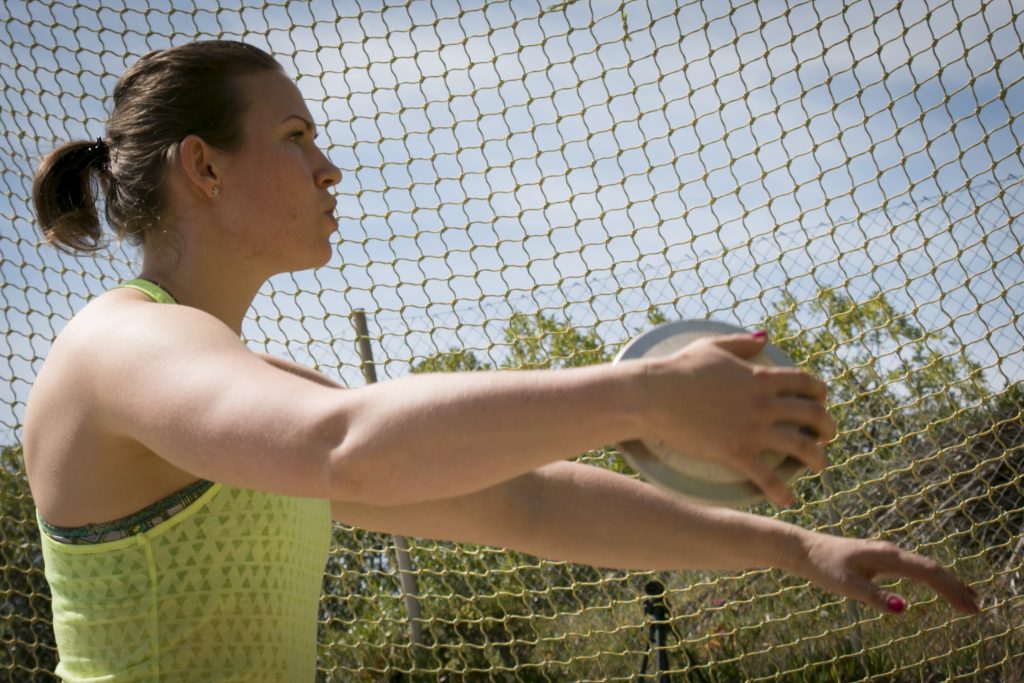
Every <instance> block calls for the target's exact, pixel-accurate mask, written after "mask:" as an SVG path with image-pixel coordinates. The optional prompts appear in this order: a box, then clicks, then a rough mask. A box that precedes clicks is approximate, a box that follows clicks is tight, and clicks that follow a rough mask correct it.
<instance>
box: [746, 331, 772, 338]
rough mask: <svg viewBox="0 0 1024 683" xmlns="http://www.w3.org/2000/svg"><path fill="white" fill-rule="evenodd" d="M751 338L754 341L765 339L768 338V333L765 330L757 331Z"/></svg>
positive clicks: (752, 333)
mask: <svg viewBox="0 0 1024 683" xmlns="http://www.w3.org/2000/svg"><path fill="white" fill-rule="evenodd" d="M750 336H751V337H753V338H754V339H764V338H765V337H767V336H768V332H766V331H765V330H757V331H755V332H751V333H750Z"/></svg>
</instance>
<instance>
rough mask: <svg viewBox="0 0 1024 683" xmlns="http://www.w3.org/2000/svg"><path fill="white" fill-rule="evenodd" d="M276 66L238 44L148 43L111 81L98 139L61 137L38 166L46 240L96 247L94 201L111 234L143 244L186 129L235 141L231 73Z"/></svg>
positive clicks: (37, 192) (66, 246) (37, 193)
mask: <svg viewBox="0 0 1024 683" xmlns="http://www.w3.org/2000/svg"><path fill="white" fill-rule="evenodd" d="M262 70H278V71H280V70H281V65H280V64H278V63H277V62H276V61H275V60H274V58H273V57H271V56H270V55H269V54H267V53H266V52H264V51H263V50H260V49H259V48H256V47H253V46H251V45H247V44H245V43H240V42H235V41H224V40H210V41H199V42H194V43H189V44H187V45H180V46H178V47H173V48H169V49H166V50H156V51H154V52H150V53H149V54H147V55H146V56H144V57H142V58H141V59H140V60H139V61H137V62H136V63H135V64H133V65H132V66H131V67H130V68H129V69H128V70H127V71H126V72H125V73H124V75H122V76H121V79H120V80H119V81H118V82H117V85H116V86H115V87H114V111H113V113H112V114H111V115H110V119H109V120H108V121H107V131H106V136H105V138H101V139H98V140H96V141H95V142H90V141H77V142H69V143H67V144H65V145H62V146H61V147H58V148H57V149H55V150H54V151H52V152H50V153H49V154H48V155H46V157H45V158H44V159H43V160H42V162H41V163H40V164H39V168H38V170H37V171H36V175H35V180H34V182H33V185H32V201H33V203H34V205H35V211H36V216H37V218H38V219H39V226H40V228H41V229H42V232H43V235H44V237H45V238H46V241H47V242H49V243H51V244H53V245H55V246H56V247H57V248H58V249H61V250H62V251H88V252H92V251H96V250H98V249H100V248H102V247H103V246H104V240H103V229H102V227H101V225H100V220H99V213H98V211H97V205H96V194H97V184H98V190H99V191H100V192H102V195H103V200H104V205H105V214H106V219H107V223H108V224H109V225H110V227H111V228H112V229H113V230H114V233H115V234H116V235H117V236H118V237H119V238H127V239H128V240H129V241H131V242H133V243H134V244H137V245H138V244H141V243H142V242H143V241H144V239H145V236H146V234H147V232H148V231H149V230H150V229H151V228H152V226H153V225H154V224H156V223H157V222H158V221H159V217H160V212H161V209H162V202H163V196H162V192H161V187H162V185H163V178H164V172H165V170H166V168H167V164H168V162H169V161H171V160H172V159H173V158H174V156H175V154H176V153H177V150H178V144H179V143H180V142H181V141H182V140H183V139H185V138H186V137H187V136H189V135H198V136H199V137H201V138H202V139H203V140H205V141H206V142H207V143H209V144H211V145H213V146H215V147H218V148H220V149H224V150H229V151H230V150H232V149H236V148H237V147H238V146H239V145H240V144H241V141H242V140H241V137H242V127H241V122H242V117H243V116H244V114H245V111H246V108H247V106H248V102H247V101H246V99H245V97H244V93H242V92H241V91H240V88H239V87H238V86H237V78H238V77H239V76H244V75H248V74H251V73H256V72H259V71H262Z"/></svg>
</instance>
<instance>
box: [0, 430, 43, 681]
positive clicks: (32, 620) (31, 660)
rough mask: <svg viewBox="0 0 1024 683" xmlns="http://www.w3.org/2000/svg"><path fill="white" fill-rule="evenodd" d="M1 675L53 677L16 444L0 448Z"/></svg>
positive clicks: (33, 530) (39, 564) (30, 508)
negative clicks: (0, 449)
mask: <svg viewBox="0 0 1024 683" xmlns="http://www.w3.org/2000/svg"><path fill="white" fill-rule="evenodd" d="M0 572H2V576H3V583H2V584H0V585H2V589H0V596H2V600H0V676H2V675H4V674H6V675H7V676H8V678H9V680H18V681H29V680H32V681H35V680H40V681H41V680H47V681H52V680H56V679H55V678H54V677H53V675H52V672H53V669H54V667H55V666H56V663H57V656H56V655H57V651H56V644H55V642H54V639H53V627H52V623H53V615H52V612H51V610H50V587H49V585H47V583H46V578H45V577H44V576H43V554H42V550H41V549H40V547H39V531H38V527H37V525H36V518H35V506H34V505H33V504H32V496H31V493H30V491H29V488H28V479H27V478H26V476H25V464H24V459H23V456H22V448H21V446H20V445H16V446H4V447H3V450H2V451H0Z"/></svg>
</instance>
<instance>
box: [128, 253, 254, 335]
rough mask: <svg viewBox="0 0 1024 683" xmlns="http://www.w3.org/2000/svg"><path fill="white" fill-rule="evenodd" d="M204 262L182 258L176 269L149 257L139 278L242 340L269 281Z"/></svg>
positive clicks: (225, 266)
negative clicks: (247, 321) (246, 323)
mask: <svg viewBox="0 0 1024 683" xmlns="http://www.w3.org/2000/svg"><path fill="white" fill-rule="evenodd" d="M201 261H202V260H201V259H185V258H178V259H175V260H174V263H173V267H172V266H171V265H170V264H168V263H166V262H165V260H164V259H161V258H157V257H151V256H150V254H146V256H145V257H144V258H143V265H142V272H141V273H139V277H142V278H145V279H147V280H152V281H153V282H156V283H157V284H159V285H160V286H161V287H162V288H164V289H165V290H167V291H168V292H169V293H171V295H172V296H173V297H174V298H175V300H176V301H177V302H178V303H179V304H182V305H185V306H191V307H192V308H198V309H199V310H201V311H205V312H206V313H209V314H210V315H212V316H214V317H215V318H217V319H218V320H220V321H221V322H223V323H224V324H225V325H227V326H228V327H230V328H231V329H232V330H234V332H235V333H236V334H238V335H239V336H241V334H242V321H243V320H244V319H245V315H246V313H247V312H248V311H249V307H250V306H252V302H253V299H255V298H256V294H257V293H258V292H259V289H260V287H262V286H263V283H264V282H265V281H266V277H262V276H255V275H252V274H247V273H244V272H241V270H242V269H240V268H237V267H234V268H233V267H231V266H232V265H237V264H228V263H220V264H204V263H202V262H201Z"/></svg>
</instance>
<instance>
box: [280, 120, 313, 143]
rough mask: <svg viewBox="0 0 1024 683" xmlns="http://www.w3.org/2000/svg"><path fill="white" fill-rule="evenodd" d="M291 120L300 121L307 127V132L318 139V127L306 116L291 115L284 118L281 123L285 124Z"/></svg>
mask: <svg viewBox="0 0 1024 683" xmlns="http://www.w3.org/2000/svg"><path fill="white" fill-rule="evenodd" d="M290 119H298V120H299V121H302V123H303V124H304V125H305V126H306V130H307V131H309V133H310V134H311V135H312V136H313V139H314V140H315V139H316V136H317V132H316V126H315V125H313V122H312V121H310V120H309V119H307V118H306V117H304V116H299V115H298V114H290V115H288V116H286V117H284V118H283V119H281V123H284V122H285V121H288V120H290Z"/></svg>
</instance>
